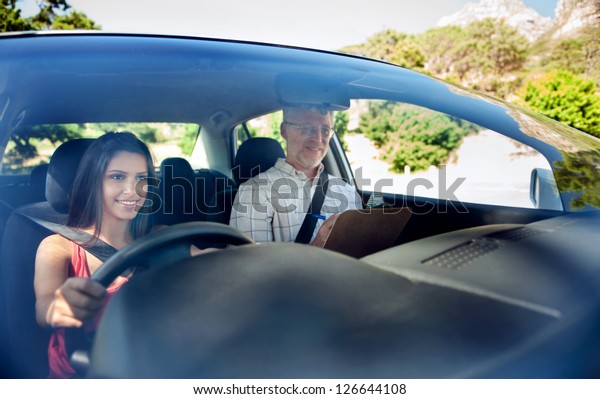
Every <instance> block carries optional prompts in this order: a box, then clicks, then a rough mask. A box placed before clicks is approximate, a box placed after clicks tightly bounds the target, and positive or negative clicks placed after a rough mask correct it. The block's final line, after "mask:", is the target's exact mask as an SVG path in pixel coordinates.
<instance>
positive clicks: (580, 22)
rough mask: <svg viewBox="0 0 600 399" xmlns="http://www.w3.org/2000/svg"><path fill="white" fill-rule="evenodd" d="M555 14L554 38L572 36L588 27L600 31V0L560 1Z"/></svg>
mask: <svg viewBox="0 0 600 399" xmlns="http://www.w3.org/2000/svg"><path fill="white" fill-rule="evenodd" d="M555 14H556V23H555V25H554V27H553V29H552V30H553V34H552V37H553V38H558V37H561V36H569V35H572V34H573V33H576V32H577V31H579V30H581V28H585V27H587V26H595V27H597V28H598V29H600V0H559V1H558V4H557V5H556V10H555Z"/></svg>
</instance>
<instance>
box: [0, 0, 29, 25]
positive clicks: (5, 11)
mask: <svg viewBox="0 0 600 399" xmlns="http://www.w3.org/2000/svg"><path fill="white" fill-rule="evenodd" d="M31 29H32V26H31V24H30V23H29V22H28V21H27V20H25V19H23V18H21V10H19V9H18V8H16V0H0V32H18V31H25V30H31Z"/></svg>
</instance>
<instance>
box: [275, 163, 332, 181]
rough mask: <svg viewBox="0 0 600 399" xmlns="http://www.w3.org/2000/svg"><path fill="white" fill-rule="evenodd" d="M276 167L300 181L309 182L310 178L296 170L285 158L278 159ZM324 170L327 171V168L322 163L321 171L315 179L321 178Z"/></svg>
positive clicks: (319, 170)
mask: <svg viewBox="0 0 600 399" xmlns="http://www.w3.org/2000/svg"><path fill="white" fill-rule="evenodd" d="M274 167H275V168H277V169H279V170H281V171H282V172H284V173H286V174H288V175H292V176H295V177H296V178H298V179H300V180H308V177H306V174H305V173H304V172H301V171H299V170H297V169H296V168H294V167H293V166H292V165H290V164H289V163H288V162H287V161H286V160H285V159H284V158H279V159H277V162H275V166H274ZM324 169H325V166H323V164H322V163H320V164H319V169H318V170H317V175H316V176H315V178H317V177H319V175H320V174H321V173H322V172H323V170H324Z"/></svg>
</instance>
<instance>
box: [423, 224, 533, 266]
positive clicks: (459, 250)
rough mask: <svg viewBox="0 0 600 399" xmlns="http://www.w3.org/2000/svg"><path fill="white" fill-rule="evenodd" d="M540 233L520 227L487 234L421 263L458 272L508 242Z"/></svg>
mask: <svg viewBox="0 0 600 399" xmlns="http://www.w3.org/2000/svg"><path fill="white" fill-rule="evenodd" d="M542 232H543V231H540V230H535V229H531V228H526V227H520V228H517V229H511V230H505V231H501V232H498V233H492V234H488V235H486V236H483V237H480V238H476V239H473V240H469V241H467V242H465V243H463V244H460V245H457V246H456V247H453V248H450V249H448V250H446V251H444V252H441V253H439V254H437V255H434V256H432V257H430V258H427V259H425V260H423V261H422V262H421V263H422V264H424V265H428V266H437V267H442V268H444V269H452V270H459V269H462V268H463V267H465V266H467V265H468V264H469V263H471V262H472V261H474V260H475V259H477V258H479V257H481V256H484V255H487V254H488V253H490V252H492V251H495V250H497V249H499V248H501V247H502V246H503V245H505V244H507V243H508V242H515V241H520V240H523V239H525V238H530V237H533V236H535V235H537V234H540V233H542Z"/></svg>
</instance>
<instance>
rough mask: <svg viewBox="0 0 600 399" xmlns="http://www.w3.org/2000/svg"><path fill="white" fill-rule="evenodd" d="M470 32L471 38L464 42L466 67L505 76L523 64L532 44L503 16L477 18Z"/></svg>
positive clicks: (470, 27) (468, 36)
mask: <svg viewBox="0 0 600 399" xmlns="http://www.w3.org/2000/svg"><path fill="white" fill-rule="evenodd" d="M466 35H467V38H468V40H467V41H466V42H464V43H463V44H462V49H463V51H464V57H463V68H465V69H467V70H468V69H477V70H479V71H480V72H481V73H483V74H487V73H492V74H495V75H502V74H505V73H507V72H512V71H515V70H518V69H520V68H521V67H522V66H523V64H524V62H525V59H526V57H527V52H528V49H529V43H528V42H527V39H526V38H525V37H524V36H523V35H521V34H520V33H519V32H518V31H517V29H516V28H513V27H512V26H510V25H508V24H507V23H506V21H504V20H503V19H495V18H485V19H483V20H481V21H475V22H473V23H471V24H469V25H468V26H467V27H466Z"/></svg>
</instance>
